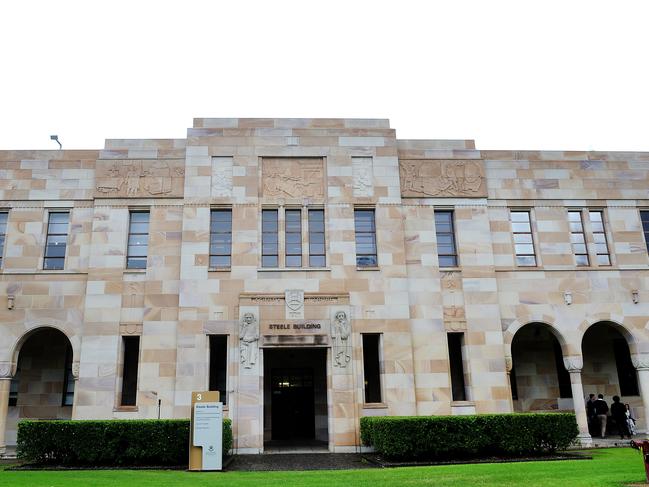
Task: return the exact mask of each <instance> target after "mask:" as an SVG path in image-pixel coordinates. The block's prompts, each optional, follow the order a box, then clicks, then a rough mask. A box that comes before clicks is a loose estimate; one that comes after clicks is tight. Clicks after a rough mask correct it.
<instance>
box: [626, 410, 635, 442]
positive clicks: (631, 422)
mask: <svg viewBox="0 0 649 487" xmlns="http://www.w3.org/2000/svg"><path fill="white" fill-rule="evenodd" d="M624 409H625V413H624V414H625V415H626V427H627V428H628V429H629V433H630V434H631V436H633V435H635V418H634V417H633V416H631V406H629V403H626V404H625V405H624Z"/></svg>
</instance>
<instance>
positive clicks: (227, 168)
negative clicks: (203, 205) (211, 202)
mask: <svg viewBox="0 0 649 487" xmlns="http://www.w3.org/2000/svg"><path fill="white" fill-rule="evenodd" d="M212 197H213V198H230V197H232V157H212Z"/></svg>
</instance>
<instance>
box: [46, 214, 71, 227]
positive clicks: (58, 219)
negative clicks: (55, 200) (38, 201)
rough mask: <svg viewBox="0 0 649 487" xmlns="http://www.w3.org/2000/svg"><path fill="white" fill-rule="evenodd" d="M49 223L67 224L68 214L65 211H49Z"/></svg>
mask: <svg viewBox="0 0 649 487" xmlns="http://www.w3.org/2000/svg"><path fill="white" fill-rule="evenodd" d="M49 216H50V223H65V224H66V225H67V223H68V220H69V218H70V214H69V213H67V212H52V213H50V215H49Z"/></svg>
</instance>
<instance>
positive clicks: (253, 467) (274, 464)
mask: <svg viewBox="0 0 649 487" xmlns="http://www.w3.org/2000/svg"><path fill="white" fill-rule="evenodd" d="M353 468H375V466H374V465H372V464H370V463H367V462H364V461H363V460H362V458H361V455H359V454H357V453H282V454H277V455H269V454H264V455H237V456H235V457H234V460H233V461H232V463H230V464H229V465H228V466H227V470H239V471H268V470H348V469H353Z"/></svg>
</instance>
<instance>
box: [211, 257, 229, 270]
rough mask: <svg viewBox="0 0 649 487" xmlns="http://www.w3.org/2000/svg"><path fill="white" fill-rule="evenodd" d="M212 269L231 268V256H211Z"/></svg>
mask: <svg viewBox="0 0 649 487" xmlns="http://www.w3.org/2000/svg"><path fill="white" fill-rule="evenodd" d="M210 267H212V268H216V267H230V256H229V255H212V256H210Z"/></svg>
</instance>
